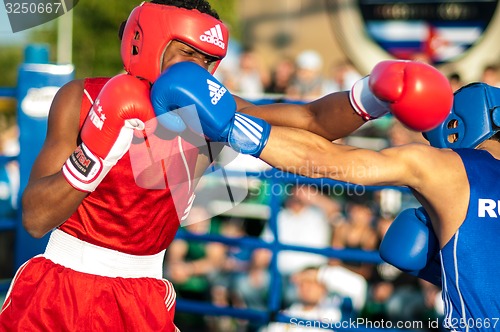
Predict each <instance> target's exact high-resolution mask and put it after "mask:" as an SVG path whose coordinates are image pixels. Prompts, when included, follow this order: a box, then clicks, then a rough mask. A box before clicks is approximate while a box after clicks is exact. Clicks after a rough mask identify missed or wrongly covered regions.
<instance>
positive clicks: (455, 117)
mask: <svg viewBox="0 0 500 332" xmlns="http://www.w3.org/2000/svg"><path fill="white" fill-rule="evenodd" d="M498 131H500V89H499V88H495V87H493V86H490V85H488V84H485V83H471V84H468V85H466V86H464V87H462V88H460V89H459V90H457V91H456V92H455V96H454V99H453V107H452V109H451V112H450V114H449V115H448V117H447V118H446V120H444V121H443V122H442V123H441V124H440V125H439V126H438V127H436V128H434V129H433V130H430V131H428V132H426V133H424V137H425V138H426V139H427V140H428V141H429V143H430V144H431V145H432V146H433V147H436V148H453V149H455V148H471V149H474V148H476V147H477V146H478V145H479V144H480V143H482V142H484V141H485V140H487V139H489V138H490V137H491V136H493V135H495V134H496V133H497V132H498Z"/></svg>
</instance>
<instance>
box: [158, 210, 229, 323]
mask: <svg viewBox="0 0 500 332" xmlns="http://www.w3.org/2000/svg"><path fill="white" fill-rule="evenodd" d="M207 216H208V215H207V212H206V210H205V209H204V208H202V207H193V208H192V209H191V212H190V214H189V216H188V220H187V221H188V222H187V226H185V227H184V228H181V229H180V230H179V234H182V233H183V232H190V233H194V234H200V235H201V234H208V233H210V223H211V220H210V219H208V217H207ZM190 220H196V221H198V222H194V223H191V222H190ZM223 262H224V246H223V245H222V244H219V243H215V242H209V243H206V242H198V241H189V240H185V239H182V238H177V239H175V240H174V241H173V242H172V244H171V245H170V247H169V249H168V250H167V254H166V257H165V265H164V266H165V269H164V271H165V277H166V278H167V279H169V280H170V281H171V282H172V283H173V284H174V286H175V288H176V292H177V296H178V297H179V298H184V299H190V300H198V301H207V302H208V301H210V300H211V297H210V285H211V284H210V283H211V279H212V277H213V275H214V274H215V273H216V272H217V271H218V270H219V269H220V268H221V266H222V264H223ZM175 324H176V325H177V327H178V328H179V329H181V330H182V331H192V332H197V331H200V330H206V329H208V325H207V322H206V321H205V319H204V318H203V317H200V316H199V315H191V314H186V313H178V314H177V315H176V317H175Z"/></svg>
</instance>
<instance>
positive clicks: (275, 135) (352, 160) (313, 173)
mask: <svg viewBox="0 0 500 332" xmlns="http://www.w3.org/2000/svg"><path fill="white" fill-rule="evenodd" d="M444 154H446V152H443V151H442V150H439V149H435V148H433V147H430V146H428V145H424V144H409V145H404V146H398V147H392V148H388V149H384V150H381V151H373V150H367V149H360V148H357V147H353V146H348V145H341V144H335V143H331V142H329V141H328V140H326V139H323V138H321V137H319V136H318V135H314V134H312V133H310V132H307V131H304V130H300V129H294V128H285V127H272V129H271V135H270V137H269V140H268V142H267V145H266V147H265V148H264V149H263V151H262V153H261V155H260V158H261V159H262V160H264V161H266V162H268V163H269V164H271V165H272V166H274V167H277V168H279V169H282V170H285V171H288V172H292V173H298V174H301V175H304V176H307V177H311V178H331V179H334V180H339V181H344V182H350V183H355V184H360V185H367V186H384V185H388V186H408V187H411V188H413V189H415V190H417V191H418V192H421V190H422V187H423V184H424V183H425V184H426V185H428V184H429V183H428V181H431V180H432V181H434V180H435V179H434V178H435V177H436V176H434V175H431V173H438V172H439V171H437V170H439V169H440V168H438V167H441V166H444V165H447V164H449V160H447V159H446V158H447V155H444ZM422 161H425V162H422ZM445 168H446V167H445ZM432 185H434V183H432Z"/></svg>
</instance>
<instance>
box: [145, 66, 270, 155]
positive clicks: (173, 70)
mask: <svg viewBox="0 0 500 332" xmlns="http://www.w3.org/2000/svg"><path fill="white" fill-rule="evenodd" d="M151 103H152V104H153V108H154V111H155V113H156V115H157V119H158V122H159V123H160V124H161V125H162V126H164V127H165V128H167V129H169V130H172V131H175V132H182V131H184V130H185V129H186V128H187V127H189V128H190V129H191V130H193V131H194V132H197V133H199V134H201V135H204V136H205V137H206V138H207V139H208V140H209V141H212V142H226V143H229V145H230V146H231V147H232V148H233V149H234V150H236V151H238V152H241V153H244V154H250V155H252V156H255V157H258V156H259V155H260V153H261V152H262V149H264V146H265V145H266V143H267V140H268V138H269V133H270V125H269V124H268V123H267V122H265V121H264V120H262V119H258V118H254V117H251V116H249V115H245V114H240V113H236V102H235V100H234V98H233V96H232V95H231V93H229V91H228V90H227V89H226V88H225V87H224V86H223V85H222V83H220V82H219V81H218V80H217V79H216V78H215V77H213V76H212V75H211V74H210V73H209V72H208V71H207V70H206V69H204V68H203V67H201V66H199V65H197V64H195V63H193V62H180V63H176V64H174V65H172V66H170V67H169V68H168V69H167V70H165V71H164V72H163V73H162V74H161V75H160V77H159V78H158V79H157V80H156V81H155V83H154V85H153V87H152V89H151Z"/></svg>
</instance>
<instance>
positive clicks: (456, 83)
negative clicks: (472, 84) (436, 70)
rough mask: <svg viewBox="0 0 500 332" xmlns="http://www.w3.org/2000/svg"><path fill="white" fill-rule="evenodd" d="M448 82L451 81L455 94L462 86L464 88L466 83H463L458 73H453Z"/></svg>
mask: <svg viewBox="0 0 500 332" xmlns="http://www.w3.org/2000/svg"><path fill="white" fill-rule="evenodd" d="M448 80H449V81H450V85H451V89H452V90H453V92H455V91H457V90H458V89H460V88H461V87H462V86H464V82H463V81H462V77H461V76H460V74H459V73H457V72H453V73H451V74H449V75H448Z"/></svg>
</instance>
